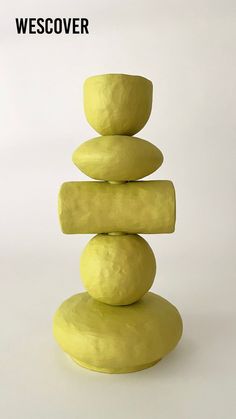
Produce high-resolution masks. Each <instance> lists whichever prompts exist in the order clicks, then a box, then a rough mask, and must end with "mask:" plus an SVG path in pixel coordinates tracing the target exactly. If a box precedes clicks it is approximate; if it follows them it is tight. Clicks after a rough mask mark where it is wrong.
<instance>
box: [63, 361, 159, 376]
mask: <svg viewBox="0 0 236 419" xmlns="http://www.w3.org/2000/svg"><path fill="white" fill-rule="evenodd" d="M70 358H71V359H72V360H73V361H74V362H76V364H78V365H79V366H80V367H83V368H87V369H88V370H91V371H96V372H103V373H106V374H128V373H129V372H137V371H141V370H145V369H146V368H150V367H153V365H155V364H157V363H158V362H159V361H161V359H158V360H157V361H153V362H149V363H148V364H144V365H137V366H134V367H130V368H121V369H116V368H109V369H107V368H101V367H100V368H97V367H94V366H93V365H89V364H86V363H85V362H81V361H79V360H78V359H75V358H73V357H70Z"/></svg>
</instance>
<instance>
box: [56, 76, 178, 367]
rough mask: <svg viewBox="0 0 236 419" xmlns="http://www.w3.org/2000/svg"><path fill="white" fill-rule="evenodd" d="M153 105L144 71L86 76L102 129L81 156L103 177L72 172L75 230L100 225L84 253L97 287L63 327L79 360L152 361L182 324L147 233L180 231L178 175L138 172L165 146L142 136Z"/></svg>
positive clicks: (66, 214) (87, 363)
mask: <svg viewBox="0 0 236 419" xmlns="http://www.w3.org/2000/svg"><path fill="white" fill-rule="evenodd" d="M151 107H152V83H151V81H149V80H147V79H146V78H144V77H140V76H129V75H124V74H107V75H100V76H95V77H90V78H88V79H87V80H86V81H85V85H84V108H85V114H86V117H87V120H88V122H89V123H90V125H91V126H92V127H93V128H94V129H95V130H96V131H97V132H99V134H101V135H102V136H101V137H97V138H94V139H92V140H89V141H86V142H85V143H83V144H82V145H81V146H80V147H79V148H78V149H77V150H76V151H75V152H74V154H73V162H74V163H75V165H76V166H77V167H78V168H79V169H80V170H81V171H82V172H83V173H85V174H86V175H88V176H90V177H91V178H93V179H96V180H99V182H98V181H81V182H66V183H64V184H63V185H62V187H61V190H60V194H59V217H60V223H61V227H62V231H63V232H64V233H67V234H79V233H91V234H92V233H93V234H97V235H96V236H95V237H93V238H92V239H91V240H90V242H89V243H88V245H87V246H86V248H85V250H84V252H83V253H82V256H81V260H80V273H81V278H82V281H83V283H84V286H85V288H86V289H87V291H88V292H84V293H80V294H76V295H74V296H73V297H71V298H69V299H68V300H66V301H65V302H64V303H63V304H62V305H61V306H60V307H59V309H58V310H57V312H56V314H55V317H54V335H55V338H56V340H57V341H58V343H59V345H60V346H61V348H62V349H63V350H64V351H65V352H66V353H68V354H69V355H70V356H71V358H73V359H74V360H75V361H76V362H77V363H78V364H80V365H82V366H84V367H87V368H90V369H93V370H96V371H102V372H110V373H121V372H131V371H137V370H141V369H144V368H147V367H149V366H151V365H153V364H155V363H156V362H158V361H159V360H160V359H161V358H162V357H163V356H165V355H166V354H167V353H168V352H170V351H171V350H172V349H173V348H174V347H175V346H176V344H177V342H178V341H179V339H180V337H181V334H182V321H181V317H180V315H179V313H178V311H177V310H176V308H175V307H174V306H173V305H172V304H170V303H169V302H168V301H166V300H165V299H164V298H162V297H160V296H158V295H156V294H154V293H151V292H148V290H149V289H150V287H151V286H152V283H153V281H154V277H155V273H156V262H155V257H154V254H153V252H152V249H151V248H150V246H149V245H148V243H147V242H146V241H145V240H144V239H143V238H142V237H141V236H139V235H138V233H141V234H144V233H148V234H150V233H151V234H154V233H172V232H173V231H174V228H175V191H174V186H173V184H172V182H170V181H168V180H157V181H138V180H139V179H141V178H143V177H145V176H147V175H149V174H151V173H153V172H154V171H155V170H157V169H158V168H159V167H160V166H161V164H162V161H163V156H162V153H161V151H160V150H159V149H158V148H157V147H155V146H154V145H152V144H151V143H149V142H148V141H145V140H142V139H140V138H136V137H133V135H134V134H135V133H137V132H138V131H140V130H141V129H142V128H143V126H144V125H145V124H146V122H147V120H148V118H149V115H150V112H151Z"/></svg>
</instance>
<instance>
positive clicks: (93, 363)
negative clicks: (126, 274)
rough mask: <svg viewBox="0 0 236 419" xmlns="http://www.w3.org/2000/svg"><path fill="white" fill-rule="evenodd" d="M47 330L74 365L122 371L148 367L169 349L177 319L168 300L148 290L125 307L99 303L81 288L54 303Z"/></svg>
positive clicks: (175, 337) (178, 328)
mask: <svg viewBox="0 0 236 419" xmlns="http://www.w3.org/2000/svg"><path fill="white" fill-rule="evenodd" d="M53 332H54V336H55V338H56V340H57V342H58V343H59V345H60V346H61V348H62V349H63V351H65V352H66V353H67V354H68V355H69V356H70V357H71V358H72V359H73V360H74V361H75V362H77V363H78V364H79V365H81V366H83V367H85V368H89V369H91V370H94V371H100V372H106V373H128V372H134V371H139V370H142V369H145V368H148V367H151V366H152V365H154V364H156V363H157V362H158V361H159V360H160V359H161V358H163V357H164V356H165V355H166V354H167V353H168V352H170V351H171V350H172V349H174V347H175V346H176V345H177V343H178V341H179V339H180V337H181V335H182V320H181V317H180V315H179V313H178V311H177V309H176V308H175V307H174V306H173V305H172V304H171V303H169V302H168V301H166V300H165V299H164V298H162V297H160V296H159V295H156V294H153V293H151V292H149V293H147V294H146V295H145V296H144V297H143V298H142V299H141V300H139V301H138V302H136V303H134V304H131V305H127V306H111V305H108V304H104V303H101V302H99V301H96V300H94V299H93V298H91V297H90V295H89V294H88V293H87V292H84V293H81V294H76V295H74V296H73V297H71V298H69V299H68V300H66V301H65V302H64V303H63V304H62V305H61V306H60V307H59V308H58V310H57V312H56V314H55V316H54V321H53Z"/></svg>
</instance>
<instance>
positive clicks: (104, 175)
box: [72, 135, 163, 181]
mask: <svg viewBox="0 0 236 419" xmlns="http://www.w3.org/2000/svg"><path fill="white" fill-rule="evenodd" d="M72 160H73V162H74V163H75V165H76V166H77V167H78V168H79V169H80V170H81V171H82V172H83V173H85V174H86V175H88V176H90V177H91V178H93V179H99V180H113V181H114V180H115V181H126V180H137V179H141V178H143V177H145V176H148V175H150V174H151V173H153V172H155V170H157V169H158V168H159V167H160V166H161V164H162V162H163V155H162V153H161V151H160V150H159V149H158V148H157V147H155V146H154V145H153V144H151V143H149V142H148V141H146V140H142V139H141V138H136V137H128V136H124V135H107V136H105V137H97V138H92V139H91V140H88V141H86V142H85V143H83V144H81V145H80V146H79V147H78V148H77V149H76V150H75V151H74V153H73V156H72Z"/></svg>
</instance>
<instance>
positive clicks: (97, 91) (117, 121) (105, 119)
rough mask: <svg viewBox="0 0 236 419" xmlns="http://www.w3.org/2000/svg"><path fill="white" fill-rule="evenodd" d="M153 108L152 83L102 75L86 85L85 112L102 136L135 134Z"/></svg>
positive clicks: (126, 76)
mask: <svg viewBox="0 0 236 419" xmlns="http://www.w3.org/2000/svg"><path fill="white" fill-rule="evenodd" d="M151 108H152V82H151V81H150V80H148V79H146V78H145V77H141V76H131V75H127V74H103V75H100V76H93V77H89V78H88V79H86V80H85V83H84V111H85V115H86V117H87V120H88V122H89V124H90V125H91V126H92V127H93V128H94V129H95V130H96V131H97V132H99V134H101V135H116V134H121V135H134V134H136V132H138V131H140V130H141V129H142V128H143V127H144V125H145V124H146V122H147V120H148V118H149V115H150V113H151Z"/></svg>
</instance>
